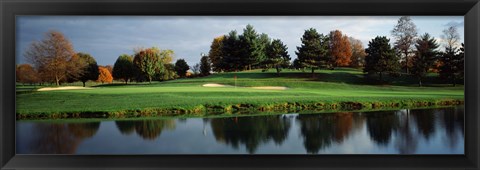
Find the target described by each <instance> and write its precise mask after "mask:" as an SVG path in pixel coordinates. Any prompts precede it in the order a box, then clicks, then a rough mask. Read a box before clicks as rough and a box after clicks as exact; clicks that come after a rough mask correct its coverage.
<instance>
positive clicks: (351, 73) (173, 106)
mask: <svg viewBox="0 0 480 170" xmlns="http://www.w3.org/2000/svg"><path fill="white" fill-rule="evenodd" d="M234 75H237V77H238V79H237V81H235V80H234V79H233V77H234ZM395 80H396V81H393V83H392V84H391V85H383V84H377V83H376V82H374V81H371V80H369V79H366V78H364V77H363V74H362V73H361V71H359V70H355V69H337V70H333V71H331V70H322V71H320V73H318V74H316V76H315V77H313V78H312V77H311V75H310V74H308V73H302V72H300V71H287V70H286V71H285V72H283V73H282V74H280V75H276V74H275V73H273V72H266V73H263V72H261V71H258V70H256V71H251V72H242V73H222V74H214V75H211V76H208V77H203V78H194V79H178V80H173V81H167V82H155V83H152V84H148V83H132V84H129V85H123V84H113V85H99V86H97V87H96V88H95V89H91V90H68V91H42V92H33V93H20V94H18V95H17V117H18V118H19V119H40V118H65V117H77V118H78V117H139V116H140V117H141V116H179V115H192V116H195V115H196V116H199V115H200V116H201V115H206V114H240V113H249V112H259V111H260V112H261V111H263V112H283V111H288V112H298V111H302V110H312V111H322V110H368V109H379V108H409V107H426V106H430V107H435V106H445V105H456V104H461V103H463V97H464V94H463V86H457V87H450V85H445V84H440V83H438V82H440V80H438V78H437V77H436V76H434V75H432V76H430V77H428V78H427V80H426V82H427V83H428V82H430V83H429V84H427V86H426V87H418V86H417V85H416V82H415V80H414V79H410V78H408V77H400V78H396V79H395ZM206 83H219V84H226V85H232V86H229V87H202V85H203V84H206ZM235 84H236V85H237V87H234V85H235ZM252 86H284V87H287V88H288V89H287V90H262V89H252V88H248V87H252Z"/></svg>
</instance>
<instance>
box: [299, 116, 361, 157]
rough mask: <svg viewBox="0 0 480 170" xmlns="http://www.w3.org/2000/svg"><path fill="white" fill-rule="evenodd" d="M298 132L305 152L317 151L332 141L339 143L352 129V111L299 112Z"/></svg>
mask: <svg viewBox="0 0 480 170" xmlns="http://www.w3.org/2000/svg"><path fill="white" fill-rule="evenodd" d="M297 121H298V122H299V123H300V133H301V135H302V137H303V145H304V147H305V149H306V150H307V153H318V152H319V151H320V150H321V149H324V148H327V147H329V146H330V145H331V144H332V142H337V143H341V142H343V140H344V139H345V137H346V136H348V134H349V133H350V132H351V130H352V123H353V114H352V113H321V114H300V115H298V116H297Z"/></svg>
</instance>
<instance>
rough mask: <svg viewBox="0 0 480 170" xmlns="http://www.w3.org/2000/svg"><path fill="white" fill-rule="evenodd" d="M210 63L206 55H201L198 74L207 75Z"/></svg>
mask: <svg viewBox="0 0 480 170" xmlns="http://www.w3.org/2000/svg"><path fill="white" fill-rule="evenodd" d="M210 70H211V64H210V61H209V59H208V56H202V58H201V59H200V75H201V76H208V75H210Z"/></svg>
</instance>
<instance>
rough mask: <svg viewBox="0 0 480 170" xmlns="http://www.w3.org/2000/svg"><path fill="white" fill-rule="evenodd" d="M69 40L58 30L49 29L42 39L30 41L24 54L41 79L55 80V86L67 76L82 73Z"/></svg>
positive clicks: (83, 65) (80, 65)
mask: <svg viewBox="0 0 480 170" xmlns="http://www.w3.org/2000/svg"><path fill="white" fill-rule="evenodd" d="M74 55H75V52H74V50H73V46H72V44H71V43H70V41H69V40H68V39H67V38H66V37H65V36H64V35H63V34H62V33H61V32H58V31H49V32H47V33H46V34H45V38H44V39H43V40H42V41H35V42H32V44H31V46H30V47H29V48H28V49H27V51H26V52H25V54H24V56H25V58H26V59H27V61H29V62H31V63H32V64H33V65H34V67H35V68H36V69H37V70H38V71H39V73H40V75H41V76H42V80H43V81H49V82H55V83H56V85H57V86H59V85H60V82H61V81H64V80H66V78H67V76H72V77H77V76H79V75H81V74H82V72H81V70H82V69H80V68H83V67H85V64H82V63H78V62H77V61H80V60H77V59H76V58H72V57H74Z"/></svg>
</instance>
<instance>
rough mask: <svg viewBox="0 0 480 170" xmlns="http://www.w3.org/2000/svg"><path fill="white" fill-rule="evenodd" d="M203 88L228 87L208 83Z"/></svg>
mask: <svg viewBox="0 0 480 170" xmlns="http://www.w3.org/2000/svg"><path fill="white" fill-rule="evenodd" d="M202 86H203V87H228V86H227V85H223V84H217V83H208V84H204V85H202Z"/></svg>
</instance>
